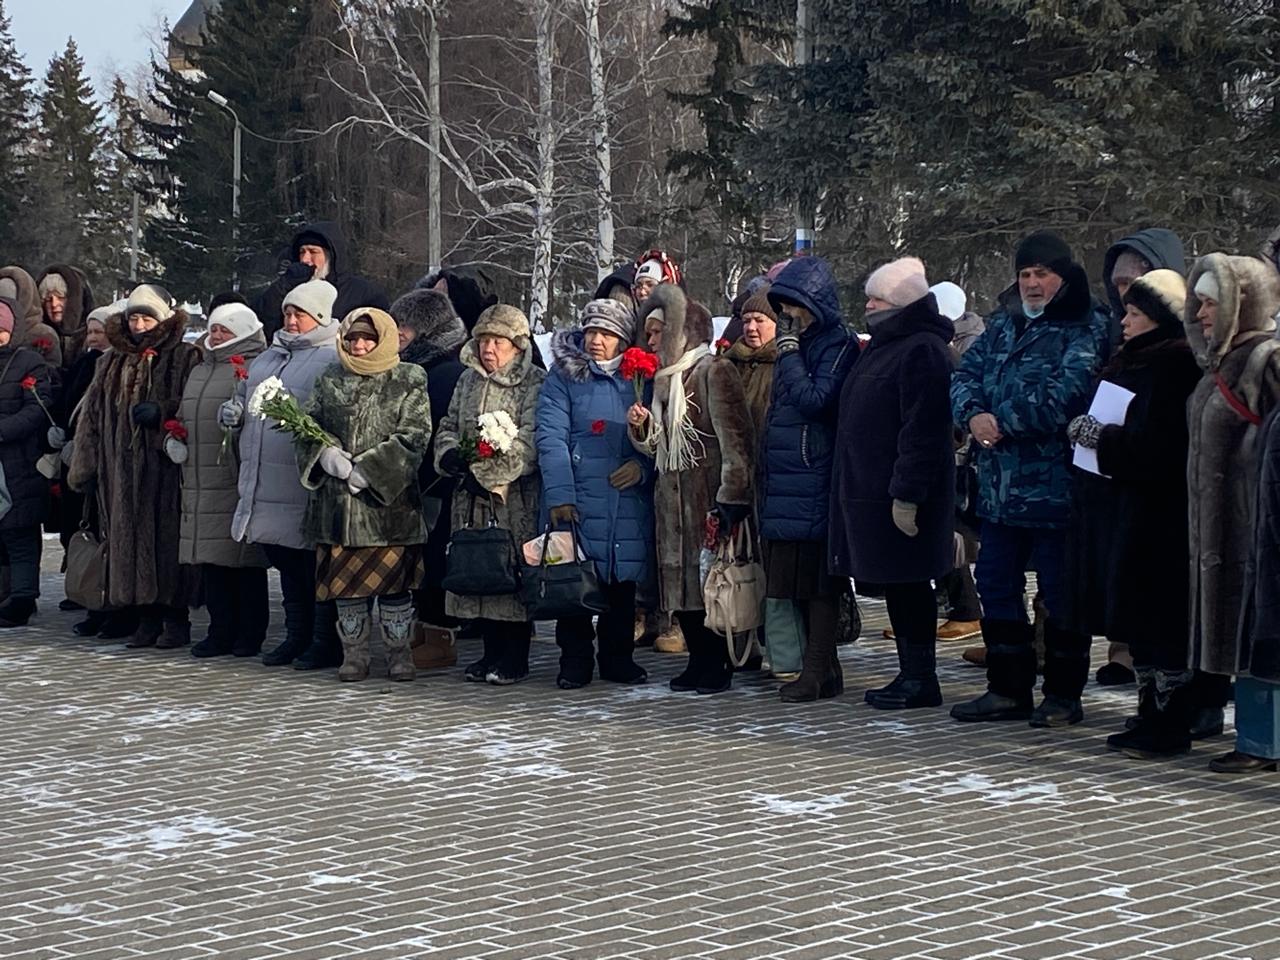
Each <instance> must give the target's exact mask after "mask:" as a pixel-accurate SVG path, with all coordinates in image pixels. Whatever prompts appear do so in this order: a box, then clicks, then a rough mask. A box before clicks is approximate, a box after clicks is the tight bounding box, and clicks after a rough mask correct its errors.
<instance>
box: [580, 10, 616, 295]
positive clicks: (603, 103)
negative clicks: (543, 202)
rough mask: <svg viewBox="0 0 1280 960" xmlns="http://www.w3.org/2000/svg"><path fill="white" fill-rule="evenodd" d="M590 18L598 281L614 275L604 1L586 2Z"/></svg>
mask: <svg viewBox="0 0 1280 960" xmlns="http://www.w3.org/2000/svg"><path fill="white" fill-rule="evenodd" d="M582 10H583V14H584V15H585V16H586V22H587V23H586V26H587V29H586V34H587V61H588V67H589V72H590V77H591V128H592V135H593V137H594V140H595V174H596V182H595V201H596V279H597V280H604V278H605V277H607V276H609V274H610V273H612V272H613V155H612V150H611V146H610V141H609V105H608V99H607V91H606V90H605V85H604V54H603V51H602V50H601V46H600V0H582Z"/></svg>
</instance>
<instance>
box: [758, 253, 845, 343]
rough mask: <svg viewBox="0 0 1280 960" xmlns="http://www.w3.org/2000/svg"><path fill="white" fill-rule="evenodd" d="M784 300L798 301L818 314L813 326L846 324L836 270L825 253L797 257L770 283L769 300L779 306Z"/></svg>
mask: <svg viewBox="0 0 1280 960" xmlns="http://www.w3.org/2000/svg"><path fill="white" fill-rule="evenodd" d="M784 300H786V301H790V302H791V303H798V304H800V306H802V307H804V308H805V309H806V310H808V311H809V312H810V313H812V314H813V315H814V317H815V318H816V322H815V323H814V324H813V327H817V328H818V329H823V328H827V327H836V326H841V325H843V324H844V316H843V315H842V314H841V312H840V294H839V291H838V289H837V287H836V277H835V274H834V273H832V271H831V265H830V264H829V263H827V261H825V260H823V259H822V258H821V257H796V258H795V259H794V260H792V261H790V262H789V263H788V264H787V265H786V266H785V267H783V268H782V271H781V272H780V273H779V274H778V276H777V277H776V278H775V279H774V281H773V284H772V286H770V287H769V302H770V303H771V304H774V309H775V310H776V309H777V304H778V303H779V302H781V301H784ZM806 332H807V331H806Z"/></svg>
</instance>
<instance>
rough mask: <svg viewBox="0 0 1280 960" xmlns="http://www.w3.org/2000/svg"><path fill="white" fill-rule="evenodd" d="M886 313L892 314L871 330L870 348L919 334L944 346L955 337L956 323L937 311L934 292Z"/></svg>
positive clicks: (878, 322)
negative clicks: (926, 334)
mask: <svg viewBox="0 0 1280 960" xmlns="http://www.w3.org/2000/svg"><path fill="white" fill-rule="evenodd" d="M886 313H888V314H890V315H889V316H886V317H884V319H882V320H878V321H877V322H876V324H875V326H873V327H872V328H871V343H870V344H869V345H868V347H867V349H872V348H874V347H878V346H882V345H884V344H886V343H888V342H890V341H892V340H900V339H902V338H903V337H909V336H912V335H913V334H917V333H930V334H933V335H934V336H936V337H940V338H941V339H942V342H943V343H950V342H951V341H952V340H953V339H954V338H955V335H956V328H955V324H954V323H952V322H951V321H950V320H948V319H947V318H946V317H944V316H943V315H942V314H940V313H939V312H938V301H937V299H936V298H935V297H934V295H933V294H932V293H928V294H925V295H924V296H923V297H921V298H920V299H919V300H916V301H915V302H914V303H908V304H907V305H906V306H905V307H899V308H897V309H896V310H892V311H886Z"/></svg>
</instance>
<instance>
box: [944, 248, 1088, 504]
mask: <svg viewBox="0 0 1280 960" xmlns="http://www.w3.org/2000/svg"><path fill="white" fill-rule="evenodd" d="M1064 281H1065V282H1064V283H1063V285H1062V287H1061V289H1060V290H1059V291H1058V294H1057V296H1055V297H1054V299H1053V300H1052V301H1050V303H1049V305H1048V307H1047V308H1046V309H1045V312H1044V314H1043V315H1042V316H1041V317H1039V318H1038V319H1036V320H1030V321H1028V320H1026V319H1025V318H1024V317H1023V314H1022V304H1021V301H1020V300H1019V297H1018V288H1017V286H1016V285H1015V286H1014V287H1012V288H1011V289H1009V290H1007V291H1005V293H1004V295H1003V296H1002V297H1001V305H1000V306H999V307H998V308H997V309H996V311H995V313H993V314H992V315H991V316H990V317H988V318H987V332H986V333H984V334H983V335H982V336H981V337H979V338H978V339H977V340H976V341H974V343H973V346H971V347H970V348H969V350H968V352H967V353H965V355H964V359H963V360H962V361H961V362H960V369H958V370H957V371H956V373H955V376H954V377H953V378H952V380H951V412H952V414H953V415H954V416H955V418H956V423H958V424H959V425H960V426H962V427H965V428H967V427H968V425H969V421H970V420H971V419H973V418H974V417H975V416H977V415H978V414H979V413H990V414H992V415H993V416H994V417H995V418H996V422H997V423H998V424H999V425H1000V432H1001V434H1003V439H1002V440H1000V442H999V443H997V444H996V445H995V446H994V447H992V448H990V449H984V448H982V447H980V446H978V445H977V444H974V446H973V449H974V451H975V457H976V458H977V468H978V516H980V517H982V519H984V520H990V521H992V522H994V523H1007V524H1010V525H1012V526H1018V527H1049V528H1054V527H1065V526H1066V525H1067V521H1068V518H1069V515H1070V507H1071V495H1070V492H1071V482H1070V476H1069V474H1068V472H1067V466H1068V464H1069V463H1070V462H1071V444H1070V442H1069V441H1068V440H1067V423H1068V422H1069V421H1070V420H1071V418H1072V417H1074V416H1076V415H1078V414H1081V413H1084V412H1085V410H1086V408H1087V407H1088V403H1089V397H1090V396H1091V395H1092V393H1093V381H1094V377H1095V376H1096V374H1097V371H1098V367H1099V366H1100V365H1101V359H1102V356H1101V353H1102V350H1103V345H1104V344H1105V343H1106V337H1107V334H1106V331H1107V325H1108V323H1109V322H1110V320H1109V317H1108V315H1107V314H1106V313H1105V312H1104V311H1103V310H1102V309H1100V308H1099V307H1098V306H1097V305H1096V304H1095V303H1094V301H1093V298H1092V296H1091V295H1090V293H1089V281H1088V278H1087V277H1086V276H1085V272H1084V270H1083V269H1082V268H1081V267H1079V266H1076V265H1074V264H1073V265H1072V266H1071V268H1070V269H1068V270H1067V271H1066V275H1065V276H1064ZM1020 324H1022V325H1023V329H1022V332H1021V334H1019V332H1018V327H1019V325H1020Z"/></svg>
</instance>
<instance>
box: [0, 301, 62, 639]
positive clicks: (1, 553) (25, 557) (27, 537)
mask: <svg viewBox="0 0 1280 960" xmlns="http://www.w3.org/2000/svg"><path fill="white" fill-rule="evenodd" d="M17 316H18V304H17V302H16V301H14V300H10V299H9V298H8V297H0V478H2V479H3V487H2V489H0V564H3V565H6V566H8V567H9V576H10V592H9V597H8V599H6V600H5V601H4V603H3V604H0V627H21V626H25V625H26V623H27V621H28V620H30V619H31V615H32V614H34V613H35V612H36V598H37V597H39V596H40V548H41V546H42V541H41V537H40V525H41V523H43V522H44V517H45V511H46V509H47V507H48V498H49V483H48V481H47V480H45V478H44V477H42V476H41V475H40V474H39V473H38V472H37V471H36V460H38V459H39V458H40V453H41V449H42V440H43V438H44V436H45V433H46V432H47V431H48V428H49V418H48V414H47V412H46V411H48V410H49V408H50V407H51V406H52V404H53V371H52V370H51V369H50V368H49V365H48V364H47V363H45V361H44V357H42V356H41V355H40V354H39V353H38V352H37V351H35V350H33V349H31V348H29V347H20V346H16V345H15V344H13V343H12V342H11V341H12V338H13V332H14V326H15V323H16V320H17Z"/></svg>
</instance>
